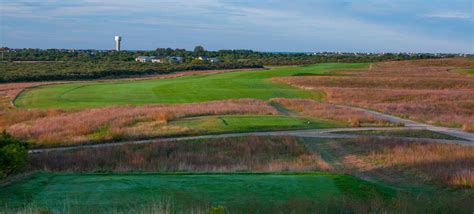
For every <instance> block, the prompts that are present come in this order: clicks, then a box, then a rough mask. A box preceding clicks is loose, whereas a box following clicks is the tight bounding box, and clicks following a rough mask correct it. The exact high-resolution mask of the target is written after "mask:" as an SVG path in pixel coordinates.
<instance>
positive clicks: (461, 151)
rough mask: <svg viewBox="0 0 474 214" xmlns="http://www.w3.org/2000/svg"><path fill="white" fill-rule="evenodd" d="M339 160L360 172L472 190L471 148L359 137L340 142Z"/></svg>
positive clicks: (473, 156)
mask: <svg viewBox="0 0 474 214" xmlns="http://www.w3.org/2000/svg"><path fill="white" fill-rule="evenodd" d="M341 148H345V149H344V151H342V150H341V149H339V152H340V155H341V160H343V161H342V162H343V163H344V164H345V165H346V166H347V167H348V168H354V169H355V170H356V171H359V172H366V173H369V174H370V173H374V174H376V175H377V174H378V175H380V174H385V175H382V176H385V177H387V176H391V177H392V178H396V177H399V176H400V175H402V176H403V175H406V176H409V175H408V174H407V173H409V174H411V175H413V176H415V177H416V179H418V180H420V179H421V180H423V181H426V182H437V183H440V184H444V185H448V186H454V187H463V188H474V147H472V146H463V145H451V144H437V143H427V142H406V141H403V140H396V139H383V140H381V139H374V138H367V137H361V138H358V139H356V140H346V141H344V142H343V143H342V147H341Z"/></svg>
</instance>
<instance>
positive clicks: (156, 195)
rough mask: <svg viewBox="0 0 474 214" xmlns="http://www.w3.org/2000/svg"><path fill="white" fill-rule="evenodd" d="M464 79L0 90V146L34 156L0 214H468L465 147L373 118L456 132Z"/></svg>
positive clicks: (456, 68) (376, 69) (444, 65)
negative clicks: (5, 139) (0, 137)
mask: <svg viewBox="0 0 474 214" xmlns="http://www.w3.org/2000/svg"><path fill="white" fill-rule="evenodd" d="M472 64H473V62H472V60H468V59H443V60H435V61H410V62H386V63H377V64H370V65H368V64H336V63H334V64H320V65H312V66H298V67H275V68H270V69H269V70H259V71H237V72H216V73H203V74H196V73H189V75H185V74H183V75H182V76H180V75H176V76H172V75H169V77H163V78H161V79H160V78H156V79H133V80H113V81H95V82H75V83H66V84H55V85H41V83H17V84H8V85H7V84H5V85H0V96H1V97H2V100H0V102H1V103H0V106H3V107H2V108H1V109H0V130H1V129H6V130H7V131H8V132H9V133H10V134H11V135H13V136H14V137H15V138H18V139H20V140H24V141H29V142H32V145H33V147H30V148H33V149H42V148H43V150H42V151H41V152H38V153H30V154H29V160H28V161H27V162H28V163H27V165H26V167H25V168H24V171H23V172H24V173H25V175H23V177H22V176H19V177H12V178H11V179H10V180H9V179H7V180H6V181H5V182H3V183H0V206H3V207H0V213H1V212H2V210H6V211H5V212H14V211H19V212H22V211H28V210H29V211H31V212H38V211H42V210H44V211H53V212H54V211H64V212H67V211H70V210H76V211H77V210H80V211H79V212H81V211H83V212H100V211H104V210H105V209H107V211H108V212H114V211H115V210H117V211H118V212H127V211H130V210H148V211H149V212H152V211H154V212H159V211H160V212H165V213H169V212H171V213H173V212H179V211H180V212H191V211H193V212H196V213H215V212H217V213H219V212H221V211H225V212H230V213H233V212H235V211H242V210H243V209H244V208H246V210H247V212H255V211H262V212H272V213H291V212H296V213H314V211H315V210H321V212H331V211H334V212H356V213H359V212H360V213H368V212H378V211H380V212H386V211H387V210H389V211H394V212H395V211H397V212H400V213H413V212H415V213H416V212H426V211H429V212H443V213H449V212H453V213H472V211H474V207H473V206H474V205H473V204H474V201H473V199H474V198H473V196H474V189H473V188H474V174H473V171H474V169H473V166H474V147H473V146H472V142H474V141H473V140H472V139H474V138H472V136H473V135H470V134H469V133H465V132H462V131H459V130H458V129H448V128H440V127H434V126H427V125H426V124H421V123H418V122H413V121H409V120H404V119H401V118H396V117H393V116H391V115H387V114H392V115H397V116H402V117H405V118H409V119H413V120H417V121H422V122H426V123H432V124H441V125H444V126H454V127H461V126H463V128H464V130H466V131H468V130H470V129H471V128H472V127H474V124H472V121H474V118H473V116H474V112H473V109H474V108H471V107H474V97H472V96H471V95H472V94H474V93H473V92H474V79H472V75H469V74H467V73H469V72H466V71H469V69H467V68H470V67H472ZM29 86H35V87H32V88H28V89H26V90H25V91H24V92H23V93H20V92H21V91H22V90H23V89H24V88H25V87H29ZM18 93H20V94H18ZM17 95H18V97H17V99H16V100H12V99H13V98H14V97H16V96H17ZM10 101H13V102H14V103H15V105H16V106H17V107H19V108H14V107H12V106H8V105H9V104H10V103H9V102H10ZM351 106H358V107H362V108H366V109H361V108H356V107H351ZM367 109H373V110H376V111H379V112H384V113H386V114H380V113H378V112H373V111H369V110H367ZM405 125H406V127H403V128H401V127H402V126H405ZM283 130H286V131H283ZM430 130H431V131H430ZM267 131H269V132H267ZM336 131H343V132H339V134H338V133H337V132H336ZM348 131H351V132H348ZM438 131H439V132H438ZM250 132H253V133H250ZM219 133H220V134H221V135H209V136H200V135H207V134H219ZM223 133H226V134H223ZM341 134H345V135H351V136H346V137H344V136H342V135H341ZM450 134H453V136H457V137H459V136H467V138H466V139H468V140H464V141H461V139H459V138H457V137H453V136H451V135H450ZM356 135H364V136H360V137H358V136H356ZM341 136H342V137H341ZM370 136H373V137H370ZM172 137H174V138H172ZM322 137H326V138H322ZM155 138H156V139H155ZM191 138H192V139H191ZM417 138H423V139H417ZM428 138H432V139H428ZM140 140H143V141H140ZM100 143H103V144H102V145H95V144H100ZM105 143H111V144H105ZM445 143H454V144H445ZM86 144H94V145H86ZM50 147H58V148H53V149H51V148H50ZM25 152H26V151H25ZM138 202H140V203H138ZM220 205H222V206H220ZM6 206H7V207H8V208H7V207H6ZM216 210H220V211H216ZM144 212H146V211H144Z"/></svg>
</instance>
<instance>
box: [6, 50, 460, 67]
mask: <svg viewBox="0 0 474 214" xmlns="http://www.w3.org/2000/svg"><path fill="white" fill-rule="evenodd" d="M0 51H1V54H2V56H1V57H2V61H64V62H116V61H122V62H130V61H134V60H135V58H136V57H138V56H157V57H166V56H180V57H183V58H184V62H185V63H186V62H188V63H189V62H192V61H193V59H194V58H196V57H199V56H206V57H218V58H219V60H220V61H222V62H225V63H238V62H245V61H251V62H252V63H255V64H261V65H302V64H315V63H323V62H377V61H388V60H409V59H426V58H439V57H450V56H455V55H449V54H445V55H435V54H407V53H399V54H393V53H387V54H363V53H361V54H355V53H319V54H316V55H314V54H306V53H270V52H256V51H252V50H219V51H207V50H205V49H204V47H202V46H196V47H195V48H194V50H193V51H188V50H185V49H171V48H157V49H155V50H153V51H120V52H117V51H101V50H65V49H46V50H43V49H9V48H0Z"/></svg>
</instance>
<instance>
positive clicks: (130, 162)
mask: <svg viewBox="0 0 474 214" xmlns="http://www.w3.org/2000/svg"><path fill="white" fill-rule="evenodd" d="M330 168H331V167H330V166H329V165H328V164H327V163H326V162H325V161H324V160H323V159H322V158H321V157H319V156H318V155H316V154H313V153H310V152H307V151H306V148H305V147H304V145H302V144H300V143H299V142H298V139H296V138H292V137H235V138H222V139H200V140H189V141H173V142H159V141H158V142H155V143H149V144H140V145H133V144H132V145H122V146H110V147H102V148H93V149H90V148H89V149H77V150H72V151H59V152H48V153H38V154H32V155H31V158H30V161H29V165H28V168H27V170H28V171H37V170H44V171H54V172H69V171H70V172H95V171H114V172H125V171H161V172H163V171H193V172H198V171H199V172H235V171H287V170H291V171H295V170H297V171H308V170H320V171H324V170H329V169H330Z"/></svg>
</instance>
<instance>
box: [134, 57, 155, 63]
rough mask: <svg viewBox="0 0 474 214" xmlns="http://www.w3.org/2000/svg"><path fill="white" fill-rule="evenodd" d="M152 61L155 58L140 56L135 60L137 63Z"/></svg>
mask: <svg viewBox="0 0 474 214" xmlns="http://www.w3.org/2000/svg"><path fill="white" fill-rule="evenodd" d="M152 59H155V57H154V56H139V57H137V58H135V61H137V62H151V61H152Z"/></svg>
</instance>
